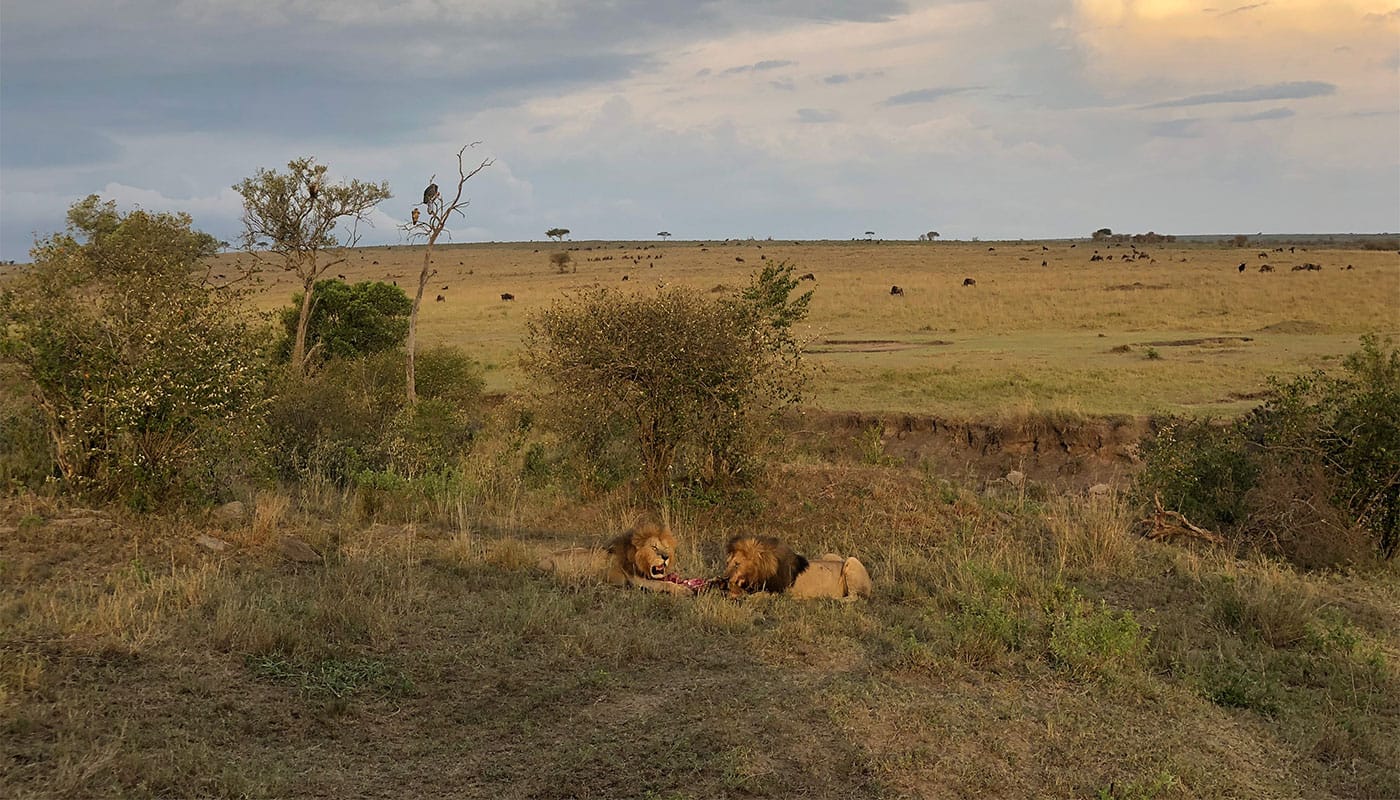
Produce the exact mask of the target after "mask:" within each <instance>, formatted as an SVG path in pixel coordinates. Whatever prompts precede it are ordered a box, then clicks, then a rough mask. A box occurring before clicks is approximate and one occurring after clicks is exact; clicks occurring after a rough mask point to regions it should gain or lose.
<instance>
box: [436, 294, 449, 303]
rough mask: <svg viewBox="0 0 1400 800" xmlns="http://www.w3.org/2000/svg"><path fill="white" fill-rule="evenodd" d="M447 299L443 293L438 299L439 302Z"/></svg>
mask: <svg viewBox="0 0 1400 800" xmlns="http://www.w3.org/2000/svg"><path fill="white" fill-rule="evenodd" d="M446 300H447V298H446V297H443V296H442V295H438V298H437V301H438V302H439V303H442V302H445V301H446Z"/></svg>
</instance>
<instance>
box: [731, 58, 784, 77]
mask: <svg viewBox="0 0 1400 800" xmlns="http://www.w3.org/2000/svg"><path fill="white" fill-rule="evenodd" d="M796 63H797V62H796V61H779V60H777V59H773V60H769V61H760V62H758V63H756V64H743V65H741V66H738V67H730V68H729V69H727V70H725V71H723V72H721V73H720V74H721V75H737V74H739V73H741V72H763V71H765V70H770V69H778V68H779V67H791V66H793V65H795V64H796Z"/></svg>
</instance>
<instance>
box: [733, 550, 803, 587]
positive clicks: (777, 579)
mask: <svg viewBox="0 0 1400 800" xmlns="http://www.w3.org/2000/svg"><path fill="white" fill-rule="evenodd" d="M724 552H725V562H724V579H725V582H726V583H727V584H728V586H729V596H730V597H738V596H740V595H742V594H745V593H752V592H781V591H784V590H786V589H787V588H788V587H790V586H792V582H793V581H794V580H796V579H797V576H798V574H799V573H801V572H802V570H804V569H806V568H807V559H805V558H803V557H802V556H800V555H798V554H797V553H796V552H794V551H793V549H792V548H791V547H789V546H788V545H787V544H786V543H784V542H783V541H781V540H779V539H776V538H774V537H772V536H735V537H734V538H733V539H730V540H729V543H728V544H727V545H725V547H724Z"/></svg>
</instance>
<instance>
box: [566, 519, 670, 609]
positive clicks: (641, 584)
mask: <svg viewBox="0 0 1400 800" xmlns="http://www.w3.org/2000/svg"><path fill="white" fill-rule="evenodd" d="M675 553H676V537H674V536H672V535H671V531H670V530H669V529H668V528H666V527H665V526H663V525H661V524H659V523H657V522H654V521H643V522H639V523H637V524H636V525H635V526H633V528H632V530H630V531H628V532H627V533H624V534H622V535H621V536H619V537H617V538H616V539H613V540H612V541H611V542H609V543H608V547H607V549H606V550H599V549H597V548H595V547H571V548H569V549H568V550H560V551H558V552H556V553H550V554H549V555H547V556H545V557H544V558H541V559H540V562H539V567H540V569H542V570H544V571H546V572H553V573H556V574H559V575H568V576H574V577H579V576H591V575H599V576H603V577H605V578H606V579H607V581H608V583H612V584H616V585H618V586H635V587H637V588H638V589H646V590H647V591H651V592H668V593H670V594H678V595H687V596H688V595H690V594H693V593H694V589H693V588H692V587H691V586H689V585H687V584H685V583H675V582H673V581H670V580H667V577H668V575H670V573H671V571H672V570H673V569H674V563H675V561H674V560H675Z"/></svg>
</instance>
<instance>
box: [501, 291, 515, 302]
mask: <svg viewBox="0 0 1400 800" xmlns="http://www.w3.org/2000/svg"><path fill="white" fill-rule="evenodd" d="M501 299H502V300H514V299H515V295H513V294H511V293H510V292H501Z"/></svg>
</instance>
